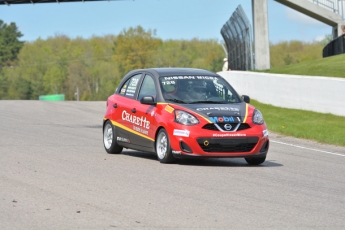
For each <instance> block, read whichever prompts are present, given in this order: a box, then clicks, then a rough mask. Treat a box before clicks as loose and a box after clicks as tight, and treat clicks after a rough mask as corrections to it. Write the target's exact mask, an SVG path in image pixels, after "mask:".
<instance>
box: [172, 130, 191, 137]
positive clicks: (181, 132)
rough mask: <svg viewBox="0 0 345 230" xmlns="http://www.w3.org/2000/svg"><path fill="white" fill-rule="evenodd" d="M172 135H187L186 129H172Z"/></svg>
mask: <svg viewBox="0 0 345 230" xmlns="http://www.w3.org/2000/svg"><path fill="white" fill-rule="evenodd" d="M174 136H180V137H189V131H188V130H180V129H174Z"/></svg>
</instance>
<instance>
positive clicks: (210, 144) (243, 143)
mask: <svg viewBox="0 0 345 230" xmlns="http://www.w3.org/2000/svg"><path fill="white" fill-rule="evenodd" d="M258 140H259V138H258V137H245V138H210V139H207V138H198V139H197V142H198V144H199V146H200V147H201V148H202V150H203V151H205V152H224V153H225V152H250V151H252V150H253V148H254V147H255V145H256V144H257V143H258Z"/></svg>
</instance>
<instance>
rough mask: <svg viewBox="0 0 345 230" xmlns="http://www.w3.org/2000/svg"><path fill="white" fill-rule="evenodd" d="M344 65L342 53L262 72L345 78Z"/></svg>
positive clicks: (344, 58) (344, 55) (344, 57)
mask: <svg viewBox="0 0 345 230" xmlns="http://www.w3.org/2000/svg"><path fill="white" fill-rule="evenodd" d="M344 66H345V54H341V55H335V56H332V57H328V58H322V59H318V60H314V61H310V62H301V63H297V64H293V65H286V66H282V67H277V68H272V69H269V70H264V71H260V72H265V73H279V74H295V75H309V76H326V77H341V78H345V71H344Z"/></svg>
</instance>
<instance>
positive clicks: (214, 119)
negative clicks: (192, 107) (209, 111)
mask: <svg viewBox="0 0 345 230" xmlns="http://www.w3.org/2000/svg"><path fill="white" fill-rule="evenodd" d="M210 120H211V121H212V122H213V123H217V122H235V119H234V117H225V116H222V117H210Z"/></svg>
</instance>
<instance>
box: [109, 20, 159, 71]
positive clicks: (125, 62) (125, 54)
mask: <svg viewBox="0 0 345 230" xmlns="http://www.w3.org/2000/svg"><path fill="white" fill-rule="evenodd" d="M155 35H156V31H155V30H154V31H152V30H147V31H145V30H144V29H143V28H142V27H141V26H137V27H136V28H132V27H130V28H129V29H128V30H126V29H125V30H123V31H122V32H121V33H120V34H119V35H118V36H117V37H116V39H115V42H114V48H113V50H114V61H115V62H116V63H117V64H118V68H119V71H120V74H121V75H124V74H125V73H127V72H128V71H130V70H133V69H139V68H148V67H156V65H155V62H154V59H153V55H154V54H155V52H156V51H157V49H158V47H159V45H160V44H161V43H162V40H161V39H158V38H154V36H155Z"/></svg>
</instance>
